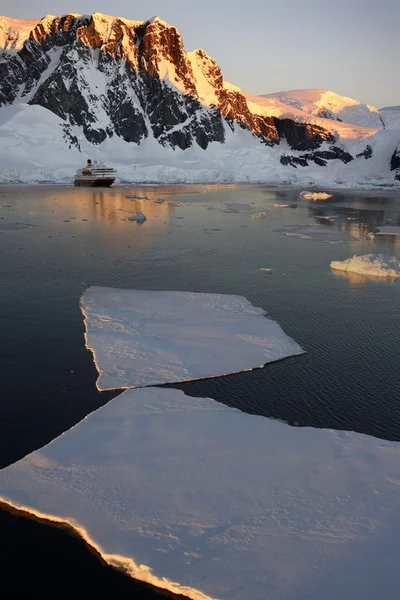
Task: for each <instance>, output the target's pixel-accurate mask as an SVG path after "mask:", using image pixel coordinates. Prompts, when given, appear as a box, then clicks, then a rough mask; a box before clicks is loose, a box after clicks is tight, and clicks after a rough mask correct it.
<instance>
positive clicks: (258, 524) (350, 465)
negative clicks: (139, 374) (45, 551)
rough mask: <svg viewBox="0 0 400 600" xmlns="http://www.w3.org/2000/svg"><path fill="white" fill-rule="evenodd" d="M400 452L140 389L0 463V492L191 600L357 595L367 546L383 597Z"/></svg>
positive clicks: (395, 529) (399, 498) (371, 599)
mask: <svg viewBox="0 0 400 600" xmlns="http://www.w3.org/2000/svg"><path fill="white" fill-rule="evenodd" d="M399 463H400V447H399V445H398V444H396V443H393V442H387V441H382V440H377V439H374V438H370V437H368V436H364V435H359V434H355V433H349V432H337V431H336V432H334V431H330V430H318V429H312V428H296V427H295V428H292V427H289V426H288V425H285V424H283V423H280V422H276V421H272V420H270V419H266V418H264V417H260V416H254V415H248V414H245V413H243V412H241V411H239V410H236V409H234V408H229V407H227V406H224V405H223V404H220V403H218V402H216V401H214V400H211V399H207V398H192V397H189V396H185V395H184V394H183V392H181V391H178V390H174V389H159V388H146V389H141V390H128V391H126V392H124V393H123V394H122V395H120V396H118V397H117V398H114V399H113V400H112V401H111V402H109V403H108V404H106V405H105V406H103V407H102V408H100V409H99V410H97V411H96V412H94V413H92V414H90V415H89V416H88V417H86V418H85V419H84V420H83V421H81V422H80V423H79V424H78V425H76V426H75V427H73V428H72V429H71V430H69V431H67V432H66V433H64V434H62V435H61V436H60V437H59V438H57V439H56V440H54V441H53V442H52V443H50V444H49V445H48V446H46V447H44V448H42V449H41V450H38V451H36V452H33V453H32V454H30V455H28V456H27V457H26V458H24V459H22V460H20V461H18V462H17V463H15V464H14V465H11V466H10V467H7V468H6V469H3V470H2V471H0V498H2V499H3V500H4V501H5V502H7V503H9V504H12V505H13V506H16V507H21V508H23V509H25V510H28V511H30V512H32V513H34V514H38V515H41V516H46V515H49V516H50V517H51V518H52V519H53V520H64V521H67V522H69V523H71V524H72V526H73V527H75V528H76V529H78V531H79V532H80V533H81V535H83V536H84V537H85V538H86V539H87V540H88V541H89V542H90V543H92V544H93V545H94V546H96V547H97V549H98V550H99V551H100V552H101V554H102V555H103V557H104V559H105V560H106V561H107V562H108V563H110V564H112V565H115V566H120V567H121V566H122V567H124V568H125V569H127V570H128V572H129V573H130V574H131V575H132V576H133V577H135V578H139V579H143V580H145V581H150V582H152V583H155V584H157V585H159V586H160V587H163V588H166V589H170V590H172V591H175V592H181V593H183V594H185V595H187V596H189V597H190V598H193V599H195V600H200V599H202V600H206V599H209V598H213V599H217V598H218V599H219V600H244V599H249V600H265V599H266V598H268V599H271V600H287V599H289V598H296V600H309V599H310V598H328V599H329V600H332V599H333V598H349V597H350V596H349V595H348V594H347V591H348V590H349V589H350V590H354V589H358V587H359V584H360V581H359V576H360V571H362V569H363V566H364V565H365V556H366V553H368V552H369V553H372V554H373V556H374V559H372V560H368V577H369V579H370V580H371V581H374V584H375V585H374V586H372V587H371V590H370V592H368V590H367V591H366V592H364V594H363V600H376V589H377V588H379V589H384V583H385V582H384V577H385V575H384V573H385V571H384V569H382V567H383V565H384V564H385V561H386V560H387V556H386V552H385V548H386V547H387V544H388V542H389V541H392V545H394V546H393V547H396V543H397V540H398V539H399V536H400V525H399V519H398V514H399V510H400V487H399V486H400V477H399ZM349 563H350V565H351V568H348V567H349ZM363 589H364V590H365V587H364V588H363ZM351 597H353V596H351ZM354 597H355V596H354Z"/></svg>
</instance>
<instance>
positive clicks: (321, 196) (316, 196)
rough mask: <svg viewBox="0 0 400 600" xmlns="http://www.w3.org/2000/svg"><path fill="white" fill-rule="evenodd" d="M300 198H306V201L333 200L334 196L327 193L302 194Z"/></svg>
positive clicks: (305, 192)
mask: <svg viewBox="0 0 400 600" xmlns="http://www.w3.org/2000/svg"><path fill="white" fill-rule="evenodd" d="M300 196H301V197H302V198H305V199H306V200H327V199H328V198H332V194H327V193H326V192H307V191H304V192H300Z"/></svg>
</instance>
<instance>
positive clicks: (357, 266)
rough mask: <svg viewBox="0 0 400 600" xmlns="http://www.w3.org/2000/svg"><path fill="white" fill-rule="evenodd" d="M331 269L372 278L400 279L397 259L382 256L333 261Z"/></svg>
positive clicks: (399, 267)
mask: <svg viewBox="0 0 400 600" xmlns="http://www.w3.org/2000/svg"><path fill="white" fill-rule="evenodd" d="M331 269H334V270H337V271H351V272H352V273H359V274H361V275H372V276H374V277H400V261H399V259H398V258H396V257H395V256H385V255H384V254H364V256H355V255H354V256H353V257H352V258H348V259H346V260H334V261H332V262H331Z"/></svg>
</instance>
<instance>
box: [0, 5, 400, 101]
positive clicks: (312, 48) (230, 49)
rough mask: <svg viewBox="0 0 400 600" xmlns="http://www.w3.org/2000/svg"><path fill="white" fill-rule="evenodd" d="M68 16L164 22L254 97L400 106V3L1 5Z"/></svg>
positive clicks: (12, 13) (1, 9) (16, 12)
mask: <svg viewBox="0 0 400 600" xmlns="http://www.w3.org/2000/svg"><path fill="white" fill-rule="evenodd" d="M68 12H73V13H84V14H89V13H92V12H102V13H105V14H113V15H118V16H121V17H125V18H126V19H134V20H142V19H143V20H147V19H149V18H151V17H153V16H155V15H158V16H159V17H160V18H161V19H163V20H164V21H167V22H168V23H170V24H171V25H174V26H175V27H177V29H178V31H179V32H180V34H181V35H182V38H183V42H184V45H185V48H186V50H188V51H190V50H194V49H196V48H203V49H204V50H205V51H206V52H207V54H209V55H210V56H212V57H213V58H214V59H215V60H216V61H217V63H218V64H219V65H220V67H221V69H222V73H223V75H224V78H225V79H226V80H228V81H230V82H231V83H234V84H235V85H238V86H239V87H241V88H242V90H243V91H244V92H246V93H248V94H269V93H273V92H279V91H284V90H294V89H305V88H323V89H328V90H331V91H334V92H336V93H338V94H341V95H344V96H349V97H351V98H356V99H357V100H359V101H360V102H364V103H366V104H370V105H372V106H375V107H376V108H382V107H383V106H391V105H400V77H399V68H398V56H397V47H398V37H399V30H400V0H331V1H330V2H326V1H324V0H272V1H271V0H230V2H227V1H226V0H201V1H198V0H196V1H193V0H147V1H146V2H135V1H134V0H133V1H132V0H131V1H130V2H127V1H126V0H113V2H109V1H106V0H36V1H35V2H32V0H18V2H16V1H15V0H0V14H3V15H6V16H8V17H14V18H25V19H33V18H38V19H40V18H41V17H43V16H44V15H46V14H49V13H50V14H53V15H61V14H66V13H68Z"/></svg>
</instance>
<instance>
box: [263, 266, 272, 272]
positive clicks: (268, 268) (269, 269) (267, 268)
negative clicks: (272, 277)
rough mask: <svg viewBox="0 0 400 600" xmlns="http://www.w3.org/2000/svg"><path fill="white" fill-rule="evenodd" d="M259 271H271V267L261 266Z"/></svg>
mask: <svg viewBox="0 0 400 600" xmlns="http://www.w3.org/2000/svg"><path fill="white" fill-rule="evenodd" d="M260 271H265V272H266V273H272V271H273V269H271V267H261V269H260Z"/></svg>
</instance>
